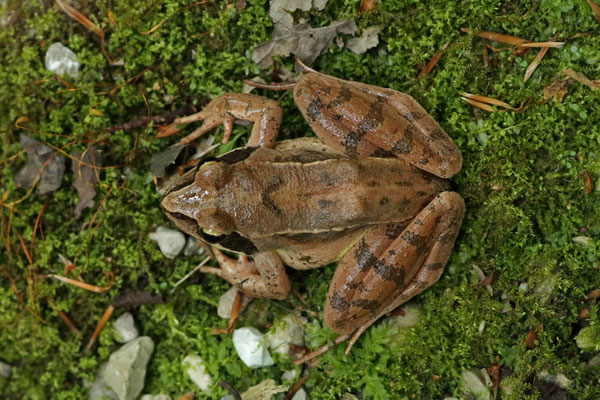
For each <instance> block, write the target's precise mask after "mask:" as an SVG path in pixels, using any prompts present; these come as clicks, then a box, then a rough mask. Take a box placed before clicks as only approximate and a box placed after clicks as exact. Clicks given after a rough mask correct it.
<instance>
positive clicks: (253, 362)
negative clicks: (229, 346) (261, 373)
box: [233, 328, 275, 368]
mask: <svg viewBox="0 0 600 400" xmlns="http://www.w3.org/2000/svg"><path fill="white" fill-rule="evenodd" d="M265 342H266V340H265V336H264V335H263V334H262V333H260V331H259V330H258V329H256V328H240V329H236V330H235V331H233V347H235V351H237V353H238V356H239V357H240V359H241V360H242V361H243V362H244V364H246V365H247V366H248V367H250V368H259V367H268V366H270V365H273V364H275V362H274V361H273V359H272V358H271V354H269V350H268V349H267V346H266V343H265Z"/></svg>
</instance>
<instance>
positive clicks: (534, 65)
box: [523, 47, 549, 82]
mask: <svg viewBox="0 0 600 400" xmlns="http://www.w3.org/2000/svg"><path fill="white" fill-rule="evenodd" d="M548 49H549V47H543V48H542V49H541V50H540V52H539V53H538V55H537V56H535V58H534V59H533V61H532V62H531V64H529V66H528V67H527V70H526V71H525V77H524V78H523V82H527V79H529V77H531V74H533V71H535V69H536V68H537V66H538V65H539V63H540V62H541V61H542V58H544V56H545V55H546V53H547V52H548Z"/></svg>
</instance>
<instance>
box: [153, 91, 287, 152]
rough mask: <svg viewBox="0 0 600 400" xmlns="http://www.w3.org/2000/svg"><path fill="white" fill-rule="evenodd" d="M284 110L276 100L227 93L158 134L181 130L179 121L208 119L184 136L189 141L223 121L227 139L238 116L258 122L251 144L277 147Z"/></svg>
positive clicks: (225, 139)
mask: <svg viewBox="0 0 600 400" xmlns="http://www.w3.org/2000/svg"><path fill="white" fill-rule="evenodd" d="M282 115H283V113H282V110H281V107H280V106H279V104H277V102H276V101H274V100H270V99H267V98H265V97H261V96H255V95H251V94H243V93H225V94H223V95H221V96H219V97H217V98H216V99H214V100H213V101H211V102H210V103H208V105H207V106H206V107H204V109H203V110H202V111H200V112H198V113H196V114H192V115H188V116H186V117H183V118H177V119H176V120H175V121H174V122H173V123H172V124H169V125H167V126H165V127H163V128H161V129H160V130H159V132H158V134H157V135H156V137H166V136H170V135H174V134H176V133H178V132H179V128H177V125H178V124H189V123H191V122H196V121H204V122H203V123H202V126H201V127H200V128H198V129H196V130H195V131H194V132H192V133H191V134H189V135H187V136H186V137H184V138H183V139H181V143H182V144H188V143H190V142H192V141H194V140H196V139H197V138H199V137H200V136H201V135H202V134H204V133H205V132H208V131H209V130H211V129H213V128H216V127H217V126H219V125H223V127H224V128H225V132H224V134H223V143H226V142H227V141H228V140H229V138H230V137H231V131H232V129H233V122H234V121H235V120H236V119H240V120H245V121H251V122H254V128H253V129H252V133H251V135H250V139H249V140H248V146H266V147H273V146H274V145H275V138H276V137H277V133H278V132H279V125H280V124H281V118H282Z"/></svg>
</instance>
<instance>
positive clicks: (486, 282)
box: [477, 273, 494, 286]
mask: <svg viewBox="0 0 600 400" xmlns="http://www.w3.org/2000/svg"><path fill="white" fill-rule="evenodd" d="M493 280H494V274H493V273H491V274H489V275H488V276H486V277H485V278H483V279H482V280H480V281H479V282H477V286H487V285H489V284H490V283H492V281H493Z"/></svg>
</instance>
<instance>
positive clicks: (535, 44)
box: [518, 42, 565, 48]
mask: <svg viewBox="0 0 600 400" xmlns="http://www.w3.org/2000/svg"><path fill="white" fill-rule="evenodd" d="M563 44H565V42H530V43H522V44H520V45H518V47H543V48H548V47H562V45H563Z"/></svg>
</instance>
